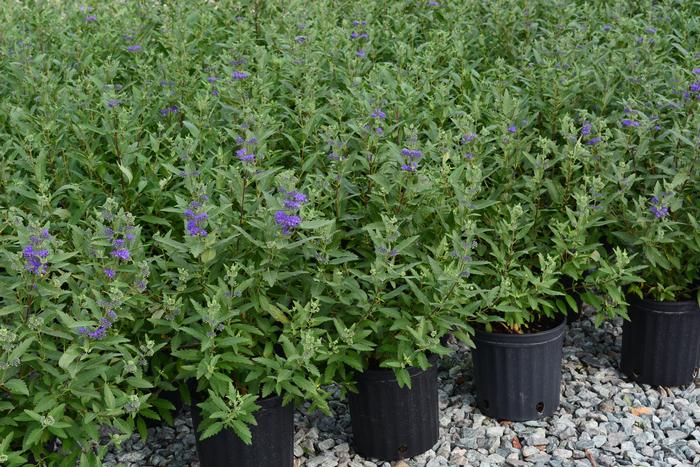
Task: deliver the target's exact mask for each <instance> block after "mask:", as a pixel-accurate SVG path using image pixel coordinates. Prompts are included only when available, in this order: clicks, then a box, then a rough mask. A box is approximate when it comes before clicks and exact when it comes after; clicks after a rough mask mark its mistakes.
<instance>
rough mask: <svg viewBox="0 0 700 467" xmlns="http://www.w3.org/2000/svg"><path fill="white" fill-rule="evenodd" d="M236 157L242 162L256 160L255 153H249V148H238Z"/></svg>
mask: <svg viewBox="0 0 700 467" xmlns="http://www.w3.org/2000/svg"><path fill="white" fill-rule="evenodd" d="M236 157H237V158H238V160H239V161H241V162H253V161H254V160H255V154H253V153H249V152H248V149H247V148H241V149H239V150H237V151H236Z"/></svg>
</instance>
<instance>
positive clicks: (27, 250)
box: [22, 229, 51, 276]
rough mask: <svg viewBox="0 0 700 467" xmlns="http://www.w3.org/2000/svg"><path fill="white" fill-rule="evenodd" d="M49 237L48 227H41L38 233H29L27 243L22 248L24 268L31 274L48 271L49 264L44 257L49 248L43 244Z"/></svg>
mask: <svg viewBox="0 0 700 467" xmlns="http://www.w3.org/2000/svg"><path fill="white" fill-rule="evenodd" d="M50 238H51V235H49V231H48V229H43V230H42V231H41V232H40V233H39V235H31V236H30V237H29V245H26V246H25V247H24V248H22V257H23V258H24V261H25V264H24V268H25V269H26V270H27V271H29V272H31V273H32V274H36V275H37V276H43V275H44V274H46V272H47V271H48V267H49V266H48V263H47V262H46V259H47V258H48V257H49V250H48V249H47V248H45V247H44V246H43V244H44V242H46V241H48V240H49V239H50Z"/></svg>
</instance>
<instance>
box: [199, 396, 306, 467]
mask: <svg viewBox="0 0 700 467" xmlns="http://www.w3.org/2000/svg"><path fill="white" fill-rule="evenodd" d="M192 397H193V399H192V426H193V427H194V429H195V433H196V441H197V454H198V455H199V465H200V466H201V467H262V466H265V467H268V466H269V467H292V466H293V465H294V407H293V406H292V404H287V405H286V406H284V407H283V406H282V398H281V397H268V398H265V399H261V400H258V401H256V404H258V405H259V406H260V409H259V410H258V411H257V412H255V414H254V415H255V420H256V421H257V423H258V424H257V425H249V426H248V428H250V431H251V433H252V434H253V443H252V444H251V445H247V444H245V443H244V442H243V441H241V439H240V438H239V437H238V435H236V434H235V433H234V432H233V430H229V429H223V430H221V431H220V432H219V433H217V434H216V435H214V436H212V437H210V438H207V439H204V440H200V439H199V435H200V432H199V431H198V430H197V428H198V427H199V423H200V421H201V420H202V411H201V410H202V409H200V408H199V407H198V406H197V403H198V402H202V400H203V397H205V396H203V395H202V394H196V395H195V394H193V395H192Z"/></svg>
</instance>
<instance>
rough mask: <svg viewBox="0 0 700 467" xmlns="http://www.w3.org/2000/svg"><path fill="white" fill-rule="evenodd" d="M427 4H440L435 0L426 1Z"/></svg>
mask: <svg viewBox="0 0 700 467" xmlns="http://www.w3.org/2000/svg"><path fill="white" fill-rule="evenodd" d="M428 6H440V4H439V3H438V2H436V1H435V0H430V1H429V2H428Z"/></svg>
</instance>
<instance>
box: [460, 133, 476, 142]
mask: <svg viewBox="0 0 700 467" xmlns="http://www.w3.org/2000/svg"><path fill="white" fill-rule="evenodd" d="M475 139H476V134H474V133H467V134H466V135H463V136H462V140H461V141H462V144H467V143H471V142H472V141H474V140H475Z"/></svg>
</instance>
